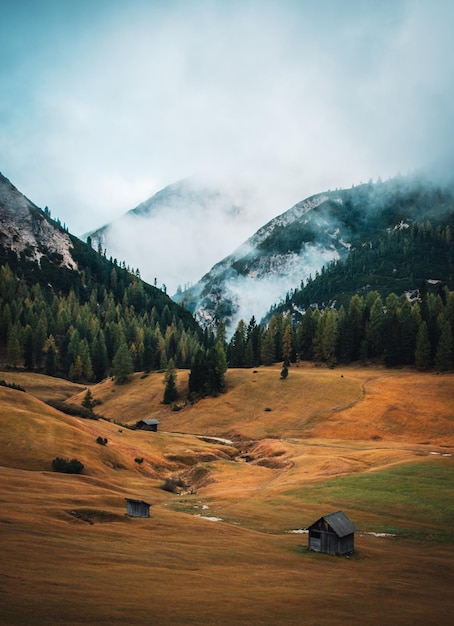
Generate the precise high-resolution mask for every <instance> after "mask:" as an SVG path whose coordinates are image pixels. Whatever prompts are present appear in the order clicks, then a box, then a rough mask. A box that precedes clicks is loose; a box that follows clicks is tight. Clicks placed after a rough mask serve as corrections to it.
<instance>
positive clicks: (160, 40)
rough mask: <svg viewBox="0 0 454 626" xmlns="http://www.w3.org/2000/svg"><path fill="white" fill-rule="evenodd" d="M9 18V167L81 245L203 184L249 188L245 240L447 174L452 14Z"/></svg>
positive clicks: (334, 2)
mask: <svg viewBox="0 0 454 626" xmlns="http://www.w3.org/2000/svg"><path fill="white" fill-rule="evenodd" d="M0 9H1V19H0V58H1V63H0V86H1V90H0V171H1V172H2V173H3V175H4V176H6V177H7V178H9V179H10V180H11V182H12V183H13V184H14V185H15V186H16V187H18V188H19V190H20V191H22V192H23V193H24V194H25V195H26V196H27V197H28V198H29V199H31V200H32V201H33V202H35V204H37V205H38V206H41V207H44V206H48V207H49V209H50V210H51V213H52V216H53V217H58V218H60V219H61V221H62V222H63V223H65V224H66V225H67V226H68V228H69V230H70V231H71V232H72V233H73V234H76V235H79V236H80V235H82V234H83V233H86V232H88V231H90V230H92V229H95V228H97V227H99V226H101V225H103V224H105V223H107V222H110V221H112V220H114V219H116V218H117V217H119V216H120V215H122V214H124V213H126V212H127V211H129V210H130V209H132V208H134V207H135V206H137V205H138V204H139V203H140V202H142V201H144V200H146V199H147V198H149V197H150V196H152V195H153V194H154V193H156V192H157V191H159V190H160V189H162V188H163V187H165V186H166V185H169V184H172V183H174V182H175V181H178V180H180V179H184V178H188V177H193V176H196V177H198V178H199V179H201V178H202V179H206V180H209V181H215V182H219V183H222V185H224V187H226V186H227V187H231V188H232V190H235V189H240V188H241V189H245V188H247V189H248V194H249V195H248V198H249V199H250V206H249V209H248V211H249V213H248V220H249V221H248V227H250V234H251V235H252V234H253V232H255V230H256V229H257V228H259V227H260V226H262V225H263V224H264V223H266V222H267V221H268V220H269V219H271V218H272V217H274V216H276V215H278V214H280V213H282V212H283V211H285V210H286V209H288V208H290V207H291V206H292V205H293V204H294V203H296V202H297V201H299V200H302V199H304V198H306V197H308V196H309V195H311V194H313V193H317V192H320V191H324V190H326V189H334V188H337V187H350V186H351V185H352V184H358V183H360V182H362V181H364V182H366V181H368V180H369V179H373V180H375V179H377V178H378V177H381V178H383V179H385V178H388V177H390V176H393V175H395V174H397V173H403V174H405V173H407V172H413V171H414V170H418V169H421V168H423V169H424V168H438V167H445V168H449V167H450V165H451V164H452V162H453V158H452V157H453V154H454V150H453V133H454V105H453V96H454V49H453V48H454V45H453V43H452V32H451V31H452V24H453V23H454V3H453V2H452V0H430V1H429V0H381V1H380V2H377V1H376V0H276V1H273V0H261V1H258V0H242V1H239V0H230V1H229V2H225V1H220V0H211V1H210V0H186V1H183V0H161V1H158V0H156V1H153V0H128V2H124V1H117V0H78V1H77V2H73V1H72V0H0ZM214 229H215V221H213V236H214V237H215V236H218V237H219V233H218V234H217V235H216V233H215V232H214ZM233 230H234V229H233ZM241 237H243V233H242V232H241ZM242 240H243V239H241V240H240V241H235V237H234V235H232V246H233V247H236V245H239V243H241V241H242ZM175 254H178V251H175ZM126 260H128V259H126ZM219 260H220V259H219ZM208 269H209V268H208V267H207V268H206V270H208Z"/></svg>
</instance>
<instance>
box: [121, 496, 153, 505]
mask: <svg viewBox="0 0 454 626" xmlns="http://www.w3.org/2000/svg"><path fill="white" fill-rule="evenodd" d="M125 500H126V502H132V503H133V504H145V505H146V506H151V504H149V502H145V501H144V500H134V499H133V498H125Z"/></svg>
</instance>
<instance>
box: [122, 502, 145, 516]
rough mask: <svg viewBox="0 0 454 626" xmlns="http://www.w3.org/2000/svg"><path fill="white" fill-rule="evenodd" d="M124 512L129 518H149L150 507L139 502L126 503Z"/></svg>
mask: <svg viewBox="0 0 454 626" xmlns="http://www.w3.org/2000/svg"><path fill="white" fill-rule="evenodd" d="M126 512H127V514H128V515H130V516H131V517H150V507H149V506H148V505H147V504H142V503H140V502H128V503H127V505H126Z"/></svg>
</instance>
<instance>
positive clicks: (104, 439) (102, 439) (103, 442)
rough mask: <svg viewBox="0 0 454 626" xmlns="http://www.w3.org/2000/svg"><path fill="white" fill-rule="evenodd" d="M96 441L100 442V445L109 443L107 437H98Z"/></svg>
mask: <svg viewBox="0 0 454 626" xmlns="http://www.w3.org/2000/svg"><path fill="white" fill-rule="evenodd" d="M96 443H99V445H100V446H105V445H107V437H96Z"/></svg>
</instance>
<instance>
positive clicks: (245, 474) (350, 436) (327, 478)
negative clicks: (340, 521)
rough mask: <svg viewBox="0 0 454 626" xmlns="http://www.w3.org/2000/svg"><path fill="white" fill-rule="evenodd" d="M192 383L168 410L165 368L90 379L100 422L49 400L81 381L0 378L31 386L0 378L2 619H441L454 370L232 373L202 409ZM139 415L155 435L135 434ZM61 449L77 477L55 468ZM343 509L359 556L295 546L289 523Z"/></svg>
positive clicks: (451, 489) (452, 493)
mask: <svg viewBox="0 0 454 626" xmlns="http://www.w3.org/2000/svg"><path fill="white" fill-rule="evenodd" d="M187 376H188V373H187V372H178V387H179V390H180V395H181V397H180V399H179V401H178V404H179V406H178V407H177V408H178V409H179V410H173V408H172V407H169V406H165V405H163V404H161V400H162V394H163V391H164V385H163V374H157V373H151V374H149V375H141V374H136V375H134V376H133V377H132V379H131V381H130V382H129V383H127V384H125V385H121V386H119V385H115V383H114V381H112V380H110V379H109V380H106V381H104V382H102V383H100V384H99V385H93V386H90V390H91V392H92V394H93V397H94V398H95V399H96V400H97V402H98V404H97V407H96V411H97V413H99V414H101V415H103V416H104V418H105V419H99V420H90V419H82V418H80V417H72V416H69V415H67V414H65V413H62V412H60V411H58V410H56V409H54V408H52V407H50V406H49V405H48V404H46V401H47V400H59V401H65V402H68V403H71V404H81V402H82V399H83V397H84V395H85V393H86V389H87V387H85V386H82V385H74V384H72V383H69V382H68V381H62V380H59V379H56V378H48V377H45V376H41V375H36V374H29V373H25V372H21V371H14V372H12V371H2V372H0V379H4V380H6V381H7V382H10V383H12V382H14V383H16V384H18V385H21V386H23V387H24V388H25V390H26V392H25V393H24V392H21V391H17V390H14V389H9V388H5V387H0V532H1V539H2V541H1V546H2V547H1V565H0V568H1V572H0V573H1V576H0V623H1V624H5V625H9V624H11V625H15V624H24V625H25V624H27V625H30V624H32V625H35V624H36V625H39V624H46V625H48V624H63V623H64V624H73V625H82V624H84V625H92V624H106V625H107V624H109V625H116V624H118V625H120V624H121V625H123V624H126V623H129V624H144V625H148V624H153V625H158V626H160V625H172V624H175V625H180V624H181V625H183V624H184V625H186V624H196V625H207V626H210V625H213V626H214V625H220V626H223V625H225V626H228V625H231V624H233V625H243V624H244V625H245V624H249V625H250V624H261V625H262V626H266V625H270V626H271V625H279V624H285V625H300V624H308V625H334V624H339V623H346V624H361V625H365V624H366V625H369V624H370V625H383V624H386V625H394V624H395V625H407V624H412V625H421V626H423V625H424V626H426V625H428V624H429V625H430V624H438V623H445V622H446V620H447V619H448V616H449V614H451V613H452V612H453V610H454V600H453V597H452V586H453V583H454V559H453V557H454V545H453V541H454V505H453V502H454V457H453V456H452V455H453V454H454V428H453V420H454V394H453V382H454V375H452V374H447V375H443V376H437V375H436V374H432V373H416V372H413V371H409V370H396V371H392V370H386V369H382V368H378V367H370V368H360V367H349V368H336V369H334V370H330V369H324V368H315V367H312V366H309V365H302V366H301V367H299V368H295V367H291V368H290V371H289V377H288V378H287V379H286V380H285V381H283V380H281V379H280V367H279V366H275V367H270V368H262V367H261V368H258V369H255V370H252V369H251V370H229V371H228V373H227V392H226V393H225V394H222V395H220V396H218V397H217V398H205V399H204V400H201V401H200V402H198V403H196V404H186V403H185V401H184V398H185V389H186V385H187ZM150 417H156V418H157V419H159V421H160V425H159V430H158V432H157V433H150V432H143V431H138V430H133V429H131V426H132V425H134V424H135V423H136V422H137V421H138V420H139V419H145V418H150ZM99 437H101V438H105V439H106V440H107V443H106V445H100V444H99V443H98V442H97V439H98V438H99ZM216 438H217V439H216ZM56 456H60V457H65V458H68V459H70V458H77V459H79V460H80V461H81V462H82V463H83V464H84V472H83V473H82V474H81V475H69V474H59V473H55V472H53V471H52V469H51V463H52V459H53V458H55V457H56ZM138 459H141V461H140V462H138V461H137V460H138ZM166 478H175V479H176V478H178V479H181V481H182V482H183V483H184V484H185V485H186V487H185V488H183V489H181V490H180V492H177V493H171V492H168V491H165V490H163V489H162V486H163V483H164V481H165V479H166ZM125 498H137V499H143V500H145V501H147V502H149V503H150V504H151V509H150V517H149V518H146V519H135V518H130V517H128V516H127V515H126V507H125ZM339 509H341V510H343V511H344V512H345V513H346V514H347V515H348V516H349V517H350V519H351V520H352V521H353V522H354V524H355V525H356V526H357V528H358V533H357V534H356V536H355V548H356V550H355V553H354V554H353V555H352V556H351V557H350V558H346V557H333V556H328V555H323V554H316V553H312V552H308V551H307V549H306V545H307V535H306V534H305V533H304V532H302V531H303V530H304V529H305V528H306V527H307V526H308V525H310V524H311V523H312V522H314V521H315V520H316V519H318V518H319V517H320V516H322V515H324V514H326V513H331V512H333V511H336V510H339ZM379 533H387V534H388V536H377V534H379Z"/></svg>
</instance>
